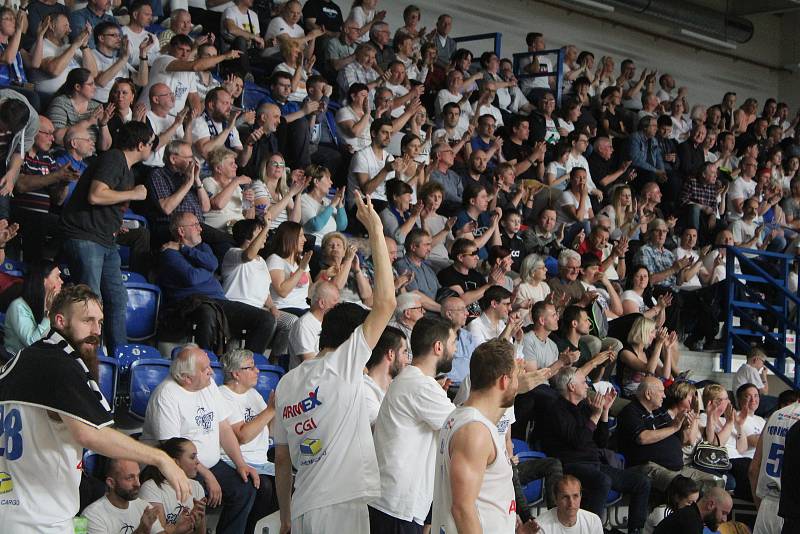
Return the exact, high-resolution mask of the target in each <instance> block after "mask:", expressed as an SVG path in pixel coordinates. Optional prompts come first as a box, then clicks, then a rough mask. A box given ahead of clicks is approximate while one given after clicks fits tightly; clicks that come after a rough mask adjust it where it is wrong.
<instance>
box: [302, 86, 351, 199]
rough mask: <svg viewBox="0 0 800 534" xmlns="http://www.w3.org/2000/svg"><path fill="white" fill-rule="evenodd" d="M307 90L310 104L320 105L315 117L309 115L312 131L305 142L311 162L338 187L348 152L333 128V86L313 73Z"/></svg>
mask: <svg viewBox="0 0 800 534" xmlns="http://www.w3.org/2000/svg"><path fill="white" fill-rule="evenodd" d="M306 87H307V89H308V99H309V101H310V102H317V103H319V107H318V108H317V111H316V114H312V115H309V116H308V121H309V129H310V131H311V134H310V138H309V140H308V152H309V155H310V161H311V163H314V164H317V165H321V166H323V167H326V168H328V169H329V170H330V172H331V174H332V175H333V176H334V177H335V182H336V183H337V184H340V183H344V180H343V177H344V171H345V167H344V165H343V163H344V156H343V151H344V152H346V150H347V149H346V147H345V146H344V145H343V141H342V139H341V137H340V135H339V130H338V128H337V127H336V117H335V115H334V113H333V111H332V110H331V109H330V106H329V104H330V96H331V92H332V90H333V87H332V86H330V85H328V83H327V82H326V81H325V79H324V78H323V77H322V76H319V75H316V74H315V75H313V76H309V78H308V83H307V84H306Z"/></svg>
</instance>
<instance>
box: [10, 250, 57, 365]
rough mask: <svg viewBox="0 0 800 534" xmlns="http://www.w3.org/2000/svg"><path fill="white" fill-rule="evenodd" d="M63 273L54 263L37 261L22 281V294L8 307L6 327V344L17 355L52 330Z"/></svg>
mask: <svg viewBox="0 0 800 534" xmlns="http://www.w3.org/2000/svg"><path fill="white" fill-rule="evenodd" d="M61 285H62V281H61V271H60V270H59V268H58V266H57V265H56V264H55V263H52V262H34V263H31V264H29V265H28V271H27V273H26V274H25V279H24V281H23V282H22V295H20V296H19V297H18V298H16V299H14V301H12V302H11V304H10V305H9V306H8V310H6V312H5V314H6V317H5V323H4V327H3V345H4V346H5V349H6V351H7V352H8V353H9V354H11V355H15V354H17V353H18V352H19V351H20V350H22V349H24V348H25V347H28V346H30V345H33V344H34V343H35V342H37V341H39V340H40V339H41V338H42V337H44V335H45V334H47V333H48V332H49V331H50V318H49V317H48V314H49V312H50V306H51V305H52V304H53V299H54V298H55V297H56V295H58V293H59V291H61Z"/></svg>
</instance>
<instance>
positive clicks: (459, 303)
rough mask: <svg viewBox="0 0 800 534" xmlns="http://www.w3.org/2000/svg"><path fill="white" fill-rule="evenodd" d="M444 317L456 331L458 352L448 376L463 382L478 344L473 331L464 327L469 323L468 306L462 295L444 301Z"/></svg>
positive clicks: (457, 381) (454, 381) (455, 380)
mask: <svg viewBox="0 0 800 534" xmlns="http://www.w3.org/2000/svg"><path fill="white" fill-rule="evenodd" d="M441 313H442V317H443V318H445V319H447V320H448V321H450V324H451V325H453V330H455V332H456V352H455V354H454V355H453V368H452V369H451V370H450V372H449V373H447V378H449V379H450V380H452V381H453V383H460V382H463V381H464V379H465V378H466V377H467V375H469V360H470V358H471V357H472V351H474V350H475V347H477V346H478V343H476V342H475V338H474V337H473V336H472V333H471V332H470V331H469V330H467V329H466V328H464V326H465V325H466V324H467V306H466V304H464V301H463V300H461V298H460V297H447V298H446V299H444V300H443V301H442V311H441Z"/></svg>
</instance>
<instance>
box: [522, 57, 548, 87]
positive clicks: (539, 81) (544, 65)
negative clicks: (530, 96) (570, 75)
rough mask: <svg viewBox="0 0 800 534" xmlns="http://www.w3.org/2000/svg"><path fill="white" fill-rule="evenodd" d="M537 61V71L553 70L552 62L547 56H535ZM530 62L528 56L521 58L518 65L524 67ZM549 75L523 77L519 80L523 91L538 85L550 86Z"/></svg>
mask: <svg viewBox="0 0 800 534" xmlns="http://www.w3.org/2000/svg"><path fill="white" fill-rule="evenodd" d="M536 59H537V60H538V62H539V72H553V63H552V62H551V61H550V58H548V57H547V56H536ZM530 64H531V61H530V58H522V60H521V61H520V67H521V68H525V67H527V66H528V65H530ZM549 80H550V77H549V76H537V77H536V78H524V79H522V80H521V81H520V85H521V86H522V89H523V91H527V90H528V89H532V88H534V87H538V88H540V89H549V88H550V81H549Z"/></svg>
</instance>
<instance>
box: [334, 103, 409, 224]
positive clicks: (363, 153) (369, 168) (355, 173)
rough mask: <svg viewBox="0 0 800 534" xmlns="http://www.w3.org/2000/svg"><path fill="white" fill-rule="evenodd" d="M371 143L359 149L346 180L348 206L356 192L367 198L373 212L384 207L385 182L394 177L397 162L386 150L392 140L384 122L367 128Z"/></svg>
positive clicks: (390, 129)
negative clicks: (370, 202)
mask: <svg viewBox="0 0 800 534" xmlns="http://www.w3.org/2000/svg"><path fill="white" fill-rule="evenodd" d="M369 130H370V136H371V138H372V143H371V144H370V146H368V147H367V148H364V149H362V150H359V151H358V152H356V153H355V154H354V155H353V159H352V160H351V161H350V175H349V176H348V178H347V196H348V201H347V202H348V205H351V206H352V204H353V195H354V194H355V192H356V191H358V192H359V193H361V194H362V195H369V196H370V198H371V199H372V203H373V205H374V206H375V209H376V210H378V212H379V213H380V211H382V210H383V208H385V207H386V181H387V180H391V179H392V178H394V177H395V171H396V170H397V167H398V166H399V165H400V164H401V160H399V159H398V160H395V158H394V156H392V155H391V154H390V153H389V151H388V150H386V149H387V147H388V146H389V141H390V140H391V138H392V131H393V130H392V123H391V121H389V120H388V119H376V120H375V121H374V122H373V123H372V124H371V125H370V128H369Z"/></svg>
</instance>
